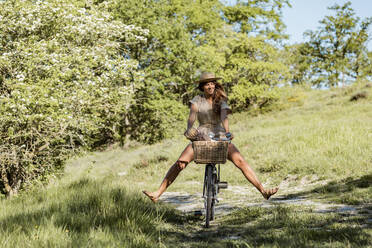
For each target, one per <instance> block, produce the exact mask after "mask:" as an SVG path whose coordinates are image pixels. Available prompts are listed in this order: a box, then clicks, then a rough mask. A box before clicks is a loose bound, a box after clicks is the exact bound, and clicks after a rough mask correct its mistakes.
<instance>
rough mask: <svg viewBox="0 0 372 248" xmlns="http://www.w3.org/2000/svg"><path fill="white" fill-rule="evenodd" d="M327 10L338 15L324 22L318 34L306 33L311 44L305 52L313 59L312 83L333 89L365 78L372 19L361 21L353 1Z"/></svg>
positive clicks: (327, 17)
mask: <svg viewBox="0 0 372 248" xmlns="http://www.w3.org/2000/svg"><path fill="white" fill-rule="evenodd" d="M328 9H330V10H333V11H335V12H336V13H335V15H334V16H326V17H325V18H324V19H322V20H321V21H320V27H319V28H318V30H317V31H308V32H306V33H305V36H306V37H307V38H308V39H309V41H307V42H305V47H304V48H303V49H304V50H306V51H307V56H309V57H310V58H311V66H310V71H311V72H310V73H311V74H312V81H313V83H314V84H316V85H321V84H325V85H328V86H331V87H333V86H337V85H338V84H339V83H341V84H344V83H345V82H346V80H349V79H358V78H362V77H365V76H366V75H365V74H364V72H363V71H365V67H366V66H368V63H367V64H366V62H367V61H368V56H367V48H366V43H367V41H368V28H369V26H370V25H371V23H372V18H366V19H364V20H363V21H361V20H360V18H359V17H356V16H355V13H354V10H353V9H352V8H351V2H347V3H345V4H344V5H342V6H340V5H337V4H336V5H334V6H332V7H329V8H328Z"/></svg>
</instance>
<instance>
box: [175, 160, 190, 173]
mask: <svg viewBox="0 0 372 248" xmlns="http://www.w3.org/2000/svg"><path fill="white" fill-rule="evenodd" d="M188 163H189V162H187V161H182V160H177V162H176V163H175V165H176V166H177V169H179V170H180V171H181V170H183V169H185V168H186V166H187V165H188Z"/></svg>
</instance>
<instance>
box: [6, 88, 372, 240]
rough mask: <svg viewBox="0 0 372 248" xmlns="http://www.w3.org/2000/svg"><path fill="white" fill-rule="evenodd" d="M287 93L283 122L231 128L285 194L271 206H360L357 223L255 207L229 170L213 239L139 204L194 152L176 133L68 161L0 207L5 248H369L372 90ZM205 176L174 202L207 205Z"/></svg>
mask: <svg viewBox="0 0 372 248" xmlns="http://www.w3.org/2000/svg"><path fill="white" fill-rule="evenodd" d="M282 91H283V92H282V97H281V99H280V101H279V102H278V104H277V105H276V108H277V110H276V111H273V112H270V113H267V114H264V115H258V116H254V117H253V116H252V115H250V114H249V113H239V114H234V115H233V116H231V117H230V121H231V126H232V127H231V130H232V132H233V133H234V135H235V139H234V143H235V144H236V145H237V147H238V148H239V149H240V151H241V153H242V154H243V155H244V157H245V158H246V160H247V161H248V162H249V163H250V164H251V166H252V167H253V169H254V170H255V171H256V172H257V174H258V176H259V178H260V179H261V181H262V182H263V183H264V184H265V186H269V187H271V186H276V185H280V187H281V188H280V191H279V193H278V194H277V195H276V197H275V198H277V199H297V198H306V199H309V200H311V201H312V202H317V203H319V204H323V203H327V204H347V205H353V206H355V208H356V209H357V210H358V214H355V215H352V214H349V215H345V214H344V213H341V212H340V213H339V212H337V211H329V212H326V211H323V212H319V211H315V210H314V209H315V207H314V206H313V205H311V204H310V205H300V206H292V205H282V204H279V201H278V204H274V205H273V206H272V207H264V208H263V207H260V206H258V207H257V206H256V207H250V206H251V205H252V204H256V203H257V204H261V203H262V202H263V200H262V198H261V196H260V195H259V194H258V192H257V191H255V190H254V189H253V187H251V186H250V185H249V183H247V182H246V180H245V179H244V177H243V175H242V174H241V172H240V171H239V170H237V169H235V168H234V165H233V164H231V163H230V162H228V163H227V164H226V165H223V167H222V177H223V180H227V181H228V182H229V184H230V186H231V188H234V187H235V188H239V187H240V188H239V189H243V192H240V194H236V193H234V191H231V190H230V191H224V192H222V193H221V195H222V197H223V202H224V203H229V202H233V201H235V200H237V199H239V201H240V203H239V205H238V206H234V208H233V209H234V210H233V211H231V212H229V214H227V215H222V216H218V218H217V220H216V221H215V225H214V226H213V227H212V228H211V229H209V230H206V229H204V228H203V227H202V223H203V220H202V219H201V218H199V217H195V216H193V215H190V214H186V213H182V212H180V211H178V210H176V209H175V208H174V206H173V205H168V204H165V203H162V202H161V203H160V204H156V205H154V204H152V203H151V202H150V201H149V200H148V199H145V198H144V196H143V195H142V194H141V190H142V189H147V190H155V189H156V188H157V187H158V185H159V184H160V182H161V180H162V178H163V176H164V175H165V173H166V171H167V170H168V168H169V166H170V165H171V164H172V163H173V162H174V161H175V160H176V159H177V157H178V155H179V153H180V152H181V151H182V150H183V148H184V147H185V146H186V145H187V144H188V141H187V140H186V139H185V138H184V137H183V136H182V135H181V133H182V132H181V131H180V134H179V135H177V136H176V137H175V138H173V139H171V140H166V141H164V142H162V143H158V144H155V145H151V146H149V145H148V146H142V145H136V146H132V147H131V148H129V149H126V150H124V149H121V148H117V147H112V148H110V149H108V150H106V151H103V152H96V153H91V154H86V155H85V156H83V157H80V158H75V159H71V160H70V161H69V162H68V164H67V166H66V171H65V173H64V174H63V175H61V176H60V177H59V178H55V179H54V180H52V181H51V182H50V183H49V184H48V185H47V186H42V185H40V186H38V185H35V186H34V188H33V189H31V190H30V191H28V192H24V193H22V194H21V195H19V196H18V197H15V198H13V199H10V200H5V199H1V200H0V223H1V225H0V246H1V247H18V246H21V245H22V246H24V247H257V246H264V247H303V246H307V247H368V246H372V243H371V240H372V226H371V214H370V213H371V211H372V200H371V199H372V166H371V164H372V145H371V139H372V125H371V123H372V101H371V100H372V88H371V87H366V86H365V84H364V85H359V86H358V85H355V86H353V87H349V88H343V89H334V90H311V89H304V88H295V89H284V88H283V89H282ZM363 92H364V93H363ZM365 93H366V94H365ZM357 94H359V96H361V97H360V98H359V99H358V100H355V101H351V100H350V99H351V98H353V97H356V96H357ZM363 95H364V96H366V97H363ZM203 173H204V167H203V166H201V165H196V164H194V163H191V164H190V165H189V166H188V168H187V169H185V170H184V171H183V172H182V173H181V174H180V176H179V177H178V178H177V180H176V181H175V183H174V184H173V185H172V186H171V187H170V188H169V192H178V193H184V194H197V193H200V192H201V190H202V188H201V183H202V178H203ZM244 190H246V192H244ZM275 198H274V199H273V200H271V201H273V202H274V203H275Z"/></svg>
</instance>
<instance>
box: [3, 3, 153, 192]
mask: <svg viewBox="0 0 372 248" xmlns="http://www.w3.org/2000/svg"><path fill="white" fill-rule="evenodd" d="M146 35H147V30H143V29H141V28H138V27H135V26H133V25H129V26H128V25H125V24H123V23H121V22H118V21H115V20H113V18H112V17H111V16H110V14H109V13H108V12H106V11H105V9H104V5H102V6H86V7H85V8H82V7H78V6H77V5H76V4H75V3H74V1H70V2H69V1H62V2H61V1H58V0H49V1H31V0H12V1H0V154H1V155H0V172H1V179H0V190H1V191H2V192H3V193H6V194H7V195H12V194H14V193H17V191H18V190H19V189H20V188H21V187H22V186H24V185H25V184H27V183H29V182H30V181H31V180H32V179H35V178H40V177H44V176H45V175H47V174H48V173H50V172H52V171H54V170H55V169H58V168H60V167H61V166H62V164H63V161H64V160H65V159H66V156H67V155H68V154H70V153H71V151H73V150H74V149H76V148H78V147H80V146H84V147H86V148H94V147H97V146H99V145H101V144H104V143H107V142H110V141H120V140H122V139H123V137H125V136H126V126H125V119H126V118H127V115H128V111H129V109H130V107H131V104H132V102H133V101H134V99H133V94H134V92H135V90H136V88H137V87H140V86H141V82H142V81H143V80H142V79H141V76H140V75H139V73H137V62H136V61H134V60H132V59H131V58H130V56H129V50H128V48H129V47H131V46H134V45H139V46H140V45H141V44H142V43H143V42H145V41H146V38H145V37H146Z"/></svg>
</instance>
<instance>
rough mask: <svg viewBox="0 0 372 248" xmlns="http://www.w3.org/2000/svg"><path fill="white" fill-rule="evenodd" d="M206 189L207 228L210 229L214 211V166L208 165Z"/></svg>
mask: <svg viewBox="0 0 372 248" xmlns="http://www.w3.org/2000/svg"><path fill="white" fill-rule="evenodd" d="M205 174H206V177H205V189H206V192H205V193H206V195H207V197H206V199H205V210H206V213H205V227H209V222H210V221H211V220H212V219H213V215H214V211H213V207H214V202H213V201H214V200H213V188H214V187H213V183H214V182H213V167H212V165H207V167H206V171H205Z"/></svg>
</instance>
